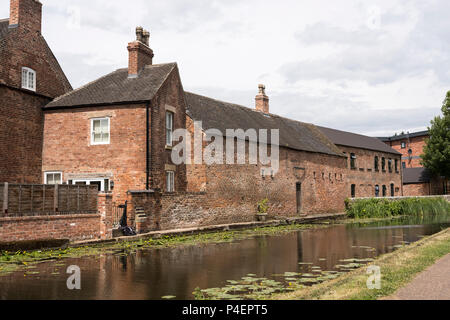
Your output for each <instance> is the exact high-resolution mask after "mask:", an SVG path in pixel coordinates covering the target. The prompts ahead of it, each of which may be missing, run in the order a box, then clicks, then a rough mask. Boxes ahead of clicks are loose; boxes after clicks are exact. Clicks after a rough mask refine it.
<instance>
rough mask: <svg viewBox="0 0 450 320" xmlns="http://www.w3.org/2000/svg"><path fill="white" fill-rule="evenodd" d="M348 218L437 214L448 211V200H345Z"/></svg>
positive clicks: (449, 204) (449, 210) (449, 208)
mask: <svg viewBox="0 0 450 320" xmlns="http://www.w3.org/2000/svg"><path fill="white" fill-rule="evenodd" d="M346 203H347V215H348V217H349V218H355V219H361V218H383V217H395V216H402V215H439V214H448V213H450V202H448V201H447V200H445V199H443V198H406V199H398V200H392V199H381V198H373V199H358V200H355V201H354V202H350V201H349V200H347V201H346Z"/></svg>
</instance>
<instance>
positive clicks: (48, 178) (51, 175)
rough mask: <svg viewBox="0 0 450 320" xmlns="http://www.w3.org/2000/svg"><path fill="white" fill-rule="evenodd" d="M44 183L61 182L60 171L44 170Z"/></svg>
mask: <svg viewBox="0 0 450 320" xmlns="http://www.w3.org/2000/svg"><path fill="white" fill-rule="evenodd" d="M44 184H62V172H45V174H44Z"/></svg>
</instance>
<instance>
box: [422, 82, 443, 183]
mask: <svg viewBox="0 0 450 320" xmlns="http://www.w3.org/2000/svg"><path fill="white" fill-rule="evenodd" d="M442 114H443V115H442V117H441V116H439V117H435V118H434V120H432V121H431V127H430V128H428V132H429V134H430V138H429V139H428V140H427V143H426V145H425V148H424V154H422V156H421V157H422V164H423V166H424V167H425V168H428V169H429V170H430V171H431V172H432V173H433V174H435V175H439V176H444V177H446V178H450V91H449V92H447V96H446V98H445V101H444V104H443V106H442Z"/></svg>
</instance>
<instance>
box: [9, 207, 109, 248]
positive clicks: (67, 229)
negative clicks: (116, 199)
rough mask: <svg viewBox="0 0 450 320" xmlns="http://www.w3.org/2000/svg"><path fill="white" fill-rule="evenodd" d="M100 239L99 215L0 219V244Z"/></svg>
mask: <svg viewBox="0 0 450 320" xmlns="http://www.w3.org/2000/svg"><path fill="white" fill-rule="evenodd" d="M100 238H101V236H100V215H99V214H77V215H75V214H74V215H60V216H56V215H55V216H36V217H11V218H0V242H13V241H28V240H42V239H69V240H71V241H76V240H88V239H100Z"/></svg>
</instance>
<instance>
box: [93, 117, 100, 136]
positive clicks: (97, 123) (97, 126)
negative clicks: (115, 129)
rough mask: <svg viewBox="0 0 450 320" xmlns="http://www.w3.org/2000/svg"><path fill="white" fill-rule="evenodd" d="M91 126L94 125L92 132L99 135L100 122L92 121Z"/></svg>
mask: <svg viewBox="0 0 450 320" xmlns="http://www.w3.org/2000/svg"><path fill="white" fill-rule="evenodd" d="M93 125H94V132H95V133H100V132H101V123H100V120H94V121H93Z"/></svg>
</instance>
